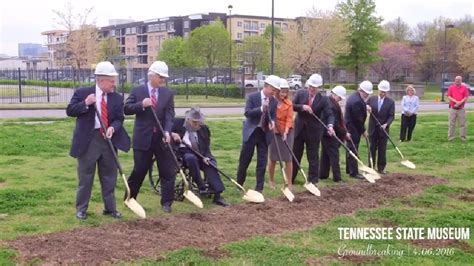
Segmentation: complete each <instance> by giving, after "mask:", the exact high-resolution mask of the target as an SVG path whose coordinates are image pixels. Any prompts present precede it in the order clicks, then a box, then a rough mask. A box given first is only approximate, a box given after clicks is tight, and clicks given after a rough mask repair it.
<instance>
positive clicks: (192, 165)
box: [171, 107, 229, 207]
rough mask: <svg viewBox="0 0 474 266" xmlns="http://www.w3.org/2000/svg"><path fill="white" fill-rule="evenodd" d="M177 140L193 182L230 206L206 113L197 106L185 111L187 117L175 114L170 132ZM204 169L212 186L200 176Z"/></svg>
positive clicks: (200, 192) (223, 204)
mask: <svg viewBox="0 0 474 266" xmlns="http://www.w3.org/2000/svg"><path fill="white" fill-rule="evenodd" d="M171 137H172V138H173V140H174V142H175V143H177V145H179V149H178V154H179V155H180V156H181V158H182V161H183V165H184V167H186V168H187V169H188V170H189V173H190V175H191V176H192V178H193V180H194V182H195V183H196V184H197V186H198V187H199V194H200V195H202V196H204V195H209V194H214V199H213V202H214V203H215V204H217V205H221V206H224V207H227V206H229V203H227V202H226V201H225V200H224V198H223V197H222V196H221V194H222V192H223V191H224V190H225V188H224V184H223V183H222V180H221V177H220V175H219V172H218V171H217V169H216V168H215V167H216V165H217V163H216V160H215V158H214V156H213V155H212V153H211V147H210V144H211V139H210V138H211V132H210V131H209V128H208V127H207V126H206V125H204V115H203V114H202V113H201V111H200V110H199V108H198V107H193V108H191V109H190V110H188V111H186V113H185V118H175V119H174V126H173V130H172V133H171ZM201 170H202V171H203V172H204V176H205V177H206V180H207V183H208V184H209V190H206V184H205V183H204V180H203V178H202V176H201Z"/></svg>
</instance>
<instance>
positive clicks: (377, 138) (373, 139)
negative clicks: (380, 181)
mask: <svg viewBox="0 0 474 266" xmlns="http://www.w3.org/2000/svg"><path fill="white" fill-rule="evenodd" d="M387 133H388V132H387ZM369 141H370V152H371V153H372V159H373V161H374V166H375V165H376V166H377V170H378V171H379V172H382V171H383V170H384V169H385V166H386V165H387V142H388V138H387V136H386V135H385V133H384V132H383V131H382V129H381V128H380V127H377V129H376V130H375V131H374V133H373V134H371V135H370V136H369Z"/></svg>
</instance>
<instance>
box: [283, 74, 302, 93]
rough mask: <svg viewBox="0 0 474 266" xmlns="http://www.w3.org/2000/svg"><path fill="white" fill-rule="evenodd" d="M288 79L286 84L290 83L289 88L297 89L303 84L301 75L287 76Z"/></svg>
mask: <svg viewBox="0 0 474 266" xmlns="http://www.w3.org/2000/svg"><path fill="white" fill-rule="evenodd" d="M286 80H287V81H288V85H290V88H291V89H295V90H299V89H301V88H303V84H302V83H301V76H300V77H289V78H287V79H286Z"/></svg>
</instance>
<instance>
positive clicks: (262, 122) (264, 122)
mask: <svg viewBox="0 0 474 266" xmlns="http://www.w3.org/2000/svg"><path fill="white" fill-rule="evenodd" d="M263 101H264V102H266V101H267V97H264V98H263ZM267 113H268V107H267V106H264V105H262V116H261V117H260V125H259V126H260V127H261V128H262V129H263V131H266V130H267V125H268V123H269V122H270V121H268V114H267Z"/></svg>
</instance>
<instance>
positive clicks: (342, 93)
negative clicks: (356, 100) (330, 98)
mask: <svg viewBox="0 0 474 266" xmlns="http://www.w3.org/2000/svg"><path fill="white" fill-rule="evenodd" d="M331 91H332V93H334V94H336V95H337V96H339V97H341V99H345V98H346V88H344V87H343V86H341V85H338V86H336V87H334V88H333V89H332V90H331Z"/></svg>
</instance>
